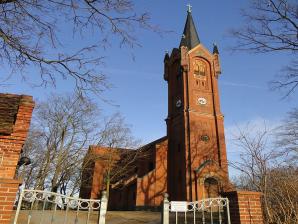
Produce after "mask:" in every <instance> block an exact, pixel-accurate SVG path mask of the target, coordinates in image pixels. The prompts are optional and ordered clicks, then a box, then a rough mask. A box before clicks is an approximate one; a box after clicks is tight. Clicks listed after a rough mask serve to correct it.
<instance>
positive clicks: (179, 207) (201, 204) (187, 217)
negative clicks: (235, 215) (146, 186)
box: [162, 195, 231, 224]
mask: <svg viewBox="0 0 298 224" xmlns="http://www.w3.org/2000/svg"><path fill="white" fill-rule="evenodd" d="M162 223H163V224H170V223H171V224H172V223H175V224H178V223H183V224H187V223H188V224H197V223H200V224H231V220H230V211H229V200H228V199H227V198H208V199H204V200H200V201H194V202H169V201H168V196H167V195H165V198H164V201H163V215H162Z"/></svg>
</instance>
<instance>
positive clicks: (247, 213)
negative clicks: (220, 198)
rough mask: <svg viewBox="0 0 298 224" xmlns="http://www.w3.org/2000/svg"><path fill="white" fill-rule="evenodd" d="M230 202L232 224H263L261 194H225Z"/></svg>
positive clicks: (236, 192) (245, 192) (238, 192)
mask: <svg viewBox="0 0 298 224" xmlns="http://www.w3.org/2000/svg"><path fill="white" fill-rule="evenodd" d="M224 196H225V197H227V198H228V199H229V201H230V216H231V223H232V224H262V223H264V220H263V213H262V207H261V193H260V192H252V191H232V192H226V193H224Z"/></svg>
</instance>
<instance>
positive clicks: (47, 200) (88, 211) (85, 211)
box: [13, 189, 107, 224]
mask: <svg viewBox="0 0 298 224" xmlns="http://www.w3.org/2000/svg"><path fill="white" fill-rule="evenodd" d="M106 211H107V197H106V193H105V192H103V194H102V198H101V200H93V199H81V198H75V197H68V196H65V195H62V194H57V193H53V192H48V191H40V190H27V189H24V190H22V191H21V192H20V196H19V199H18V202H17V210H16V213H15V217H14V222H13V224H25V223H26V224H33V223H34V224H35V223H39V224H58V223H59V224H68V223H74V224H81V223H84V224H105V216H106Z"/></svg>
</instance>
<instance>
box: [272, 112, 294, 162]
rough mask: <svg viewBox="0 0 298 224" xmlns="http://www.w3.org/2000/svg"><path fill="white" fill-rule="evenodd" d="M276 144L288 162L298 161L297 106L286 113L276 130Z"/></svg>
mask: <svg viewBox="0 0 298 224" xmlns="http://www.w3.org/2000/svg"><path fill="white" fill-rule="evenodd" d="M276 145H277V147H278V148H279V149H280V152H279V153H280V155H284V156H285V157H286V161H287V163H288V164H290V163H293V164H296V165H297V163H298V108H294V109H293V110H291V111H290V112H289V113H288V116H287V117H286V118H285V119H284V121H283V123H282V125H281V126H280V127H278V129H277V131H276Z"/></svg>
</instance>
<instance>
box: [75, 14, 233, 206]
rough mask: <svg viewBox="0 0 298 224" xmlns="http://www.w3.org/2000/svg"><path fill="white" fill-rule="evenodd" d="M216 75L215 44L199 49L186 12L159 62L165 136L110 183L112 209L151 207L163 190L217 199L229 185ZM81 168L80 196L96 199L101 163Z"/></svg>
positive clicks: (97, 151) (180, 196)
mask: <svg viewBox="0 0 298 224" xmlns="http://www.w3.org/2000/svg"><path fill="white" fill-rule="evenodd" d="M220 73H221V69H220V62H219V52H218V48H217V46H214V47H213V51H212V52H210V51H209V50H208V49H207V48H205V47H204V45H203V44H202V43H201V42H200V39H199V36H198V33H197V30H196V27H195V24H194V21H193V19H192V14H191V11H190V10H188V12H187V19H186V24H185V27H184V31H183V35H182V39H181V41H180V44H179V48H174V49H173V50H172V53H171V54H168V53H166V55H165V58H164V80H165V81H166V82H167V83H168V116H167V118H166V124H167V135H166V136H165V137H162V138H160V139H157V140H155V141H153V142H151V143H149V144H147V145H145V146H143V147H142V148H140V149H139V151H140V152H143V151H146V152H149V156H147V157H146V159H144V158H143V159H137V160H136V161H135V166H136V167H135V169H134V170H130V171H129V172H128V173H129V175H124V176H123V178H122V179H119V180H117V181H115V182H113V183H111V190H110V194H109V195H110V198H109V203H110V204H109V206H110V207H111V208H114V209H135V208H138V207H144V206H145V207H151V206H152V207H156V206H159V205H160V204H161V202H162V199H163V194H164V193H165V192H167V193H168V194H169V198H170V200H187V201H195V200H200V199H202V198H208V197H216V196H218V195H219V194H220V193H221V192H223V191H226V190H227V189H228V188H229V187H230V183H229V178H228V166H227V155H226V144H225V135H224V121H223V120H224V117H223V115H222V113H221V111H220V102H219V90H218V78H219V75H220ZM107 150H109V149H108V148H105V147H101V146H90V148H89V155H90V154H91V155H92V154H93V155H104V154H105V152H106V151H107ZM113 150H116V151H117V150H123V149H113ZM120 157H121V156H119V158H118V161H121V160H122V159H121V158H120ZM94 158H96V157H94ZM86 167H87V168H85V169H84V170H83V178H87V177H89V179H88V181H83V184H82V186H81V192H80V196H81V197H83V198H98V197H99V196H100V192H101V191H102V190H105V183H104V182H105V181H104V172H105V169H106V163H105V161H104V159H94V160H93V161H92V162H91V163H89V165H88V166H86ZM120 183H121V184H120Z"/></svg>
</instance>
